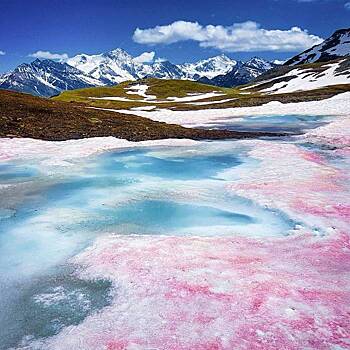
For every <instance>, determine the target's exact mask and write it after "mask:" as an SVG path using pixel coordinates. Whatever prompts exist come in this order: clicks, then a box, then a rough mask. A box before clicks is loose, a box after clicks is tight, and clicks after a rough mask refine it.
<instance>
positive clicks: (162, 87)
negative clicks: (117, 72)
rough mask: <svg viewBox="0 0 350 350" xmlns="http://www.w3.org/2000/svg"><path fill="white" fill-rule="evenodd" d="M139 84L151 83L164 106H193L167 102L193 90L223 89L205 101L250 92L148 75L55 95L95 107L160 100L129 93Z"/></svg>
mask: <svg viewBox="0 0 350 350" xmlns="http://www.w3.org/2000/svg"><path fill="white" fill-rule="evenodd" d="M136 84H146V85H148V90H147V94H148V95H155V96H156V97H157V100H158V101H162V102H163V103H159V104H158V106H159V107H161V108H172V109H177V108H180V109H182V108H184V109H186V108H187V109H191V108H192V105H191V104H188V103H181V102H172V101H169V102H166V103H164V100H166V99H167V98H168V97H186V96H187V95H188V94H193V93H210V92H220V93H222V94H223V95H222V96H215V97H211V98H207V99H203V100H201V102H210V101H220V100H224V99H227V98H241V97H242V98H243V97H245V96H246V95H242V94H241V91H240V90H239V89H237V88H232V89H229V88H221V87H217V86H212V85H206V84H201V83H198V82H195V81H190V80H165V79H155V78H148V79H143V80H139V81H137V82H135V81H132V82H131V81H127V82H123V83H121V84H119V85H116V86H110V87H94V88H87V89H78V90H70V91H65V92H62V93H61V94H60V95H58V96H55V97H53V98H52V99H53V100H56V101H64V102H80V103H84V104H88V105H89V106H91V107H96V108H110V109H130V108H134V107H143V106H149V105H156V106H157V101H154V102H152V103H151V104H150V103H147V102H144V101H142V100H143V97H142V96H139V95H137V94H127V91H128V90H127V88H130V87H131V86H133V85H136ZM93 97H97V98H99V97H123V98H127V99H128V100H130V101H113V100H98V99H94V98H93Z"/></svg>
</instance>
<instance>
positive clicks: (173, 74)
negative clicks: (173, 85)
mask: <svg viewBox="0 0 350 350" xmlns="http://www.w3.org/2000/svg"><path fill="white" fill-rule="evenodd" d="M143 74H144V75H143ZM145 77H147V78H148V77H152V78H159V79H184V78H185V74H184V72H183V71H182V70H181V68H180V67H179V66H178V65H176V64H173V63H171V62H169V61H157V62H155V63H153V64H152V65H148V66H147V65H146V66H145V68H144V70H143V71H142V72H141V74H140V78H145Z"/></svg>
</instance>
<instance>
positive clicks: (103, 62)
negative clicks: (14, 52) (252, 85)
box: [0, 49, 272, 96]
mask: <svg viewBox="0 0 350 350" xmlns="http://www.w3.org/2000/svg"><path fill="white" fill-rule="evenodd" d="M271 67H272V63H270V62H267V61H264V60H261V59H258V58H254V59H252V60H250V61H248V62H245V63H242V62H238V61H235V60H232V59H231V58H229V57H227V56H225V55H220V56H215V57H211V58H208V59H206V60H200V61H198V62H195V63H184V64H173V63H171V62H169V61H165V60H156V61H155V62H154V63H152V64H144V63H139V62H137V61H136V60H135V58H134V57H132V56H131V55H129V54H128V53H127V52H126V51H124V50H122V49H115V50H111V51H108V52H106V53H101V54H98V55H87V54H80V55H77V56H75V57H72V58H69V59H68V60H67V61H66V62H56V61H52V60H39V59H37V60H35V61H33V62H32V63H28V64H27V63H24V64H21V65H19V66H18V67H17V68H16V69H15V70H14V71H12V72H10V73H7V74H4V75H2V76H0V88H1V89H9V90H15V91H19V92H27V93H30V94H33V95H39V96H53V95H56V94H58V93H60V92H61V91H63V90H72V89H78V88H85V87H91V86H103V85H115V84H119V83H120V82H123V81H126V80H138V79H142V78H146V77H147V78H148V77H154V78H159V79H189V80H201V79H202V80H203V82H205V83H209V84H215V85H220V86H234V85H239V84H245V83H247V82H249V81H251V80H252V79H254V78H255V77H256V76H258V75H259V74H261V73H262V72H264V71H266V70H267V69H270V68H271ZM202 80H201V81H202Z"/></svg>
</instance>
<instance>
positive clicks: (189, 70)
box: [179, 54, 237, 79]
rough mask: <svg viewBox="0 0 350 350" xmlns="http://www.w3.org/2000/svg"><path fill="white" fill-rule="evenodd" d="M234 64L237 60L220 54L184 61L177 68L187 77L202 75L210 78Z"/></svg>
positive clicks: (195, 77)
mask: <svg viewBox="0 0 350 350" xmlns="http://www.w3.org/2000/svg"><path fill="white" fill-rule="evenodd" d="M236 65H237V61H235V60H232V59H231V58H229V57H227V56H226V55H224V54H222V55H219V56H214V57H210V58H208V59H205V60H200V61H198V62H194V63H184V64H181V65H179V68H180V69H181V70H182V71H183V72H184V73H185V77H186V78H187V79H199V78H203V77H206V78H209V79H210V78H214V77H216V76H218V75H221V74H225V73H227V72H229V71H230V70H231V69H232V68H233V67H234V66H236Z"/></svg>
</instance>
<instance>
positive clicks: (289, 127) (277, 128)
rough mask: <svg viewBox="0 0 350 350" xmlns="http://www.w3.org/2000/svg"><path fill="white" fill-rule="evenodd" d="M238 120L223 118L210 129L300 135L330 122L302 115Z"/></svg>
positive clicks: (251, 117)
mask: <svg viewBox="0 0 350 350" xmlns="http://www.w3.org/2000/svg"><path fill="white" fill-rule="evenodd" d="M240 119H241V120H237V118H225V123H223V124H217V125H215V124H214V125H212V126H211V127H216V128H220V129H229V130H237V131H265V132H289V133H300V132H302V131H304V130H308V129H314V128H317V127H319V126H322V125H326V124H327V123H328V122H329V121H330V117H326V116H302V115H272V116H247V117H243V118H240ZM220 120H222V119H220Z"/></svg>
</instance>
